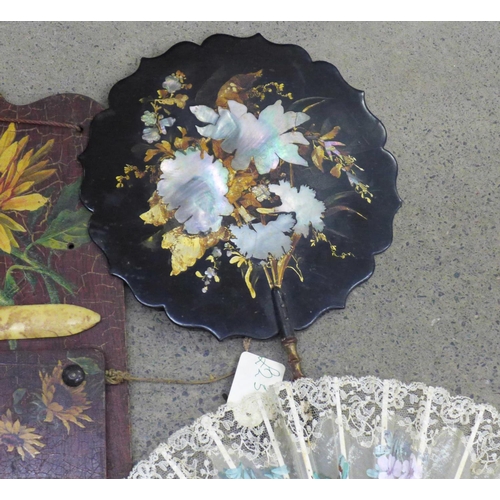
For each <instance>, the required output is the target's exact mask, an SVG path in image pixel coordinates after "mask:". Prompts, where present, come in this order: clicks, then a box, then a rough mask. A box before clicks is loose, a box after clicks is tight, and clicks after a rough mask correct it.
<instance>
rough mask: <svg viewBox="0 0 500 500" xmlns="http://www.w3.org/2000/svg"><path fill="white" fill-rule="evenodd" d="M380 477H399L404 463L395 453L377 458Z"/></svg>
mask: <svg viewBox="0 0 500 500" xmlns="http://www.w3.org/2000/svg"><path fill="white" fill-rule="evenodd" d="M377 469H378V471H379V472H378V478H379V479H399V478H400V476H401V472H402V470H403V464H402V463H401V462H400V461H399V460H397V459H396V457H395V456H393V455H382V456H381V457H378V459H377Z"/></svg>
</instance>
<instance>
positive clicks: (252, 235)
mask: <svg viewBox="0 0 500 500" xmlns="http://www.w3.org/2000/svg"><path fill="white" fill-rule="evenodd" d="M294 225H295V220H294V218H293V217H292V216H291V215H290V214H282V215H279V216H278V218H277V219H276V220H275V221H271V222H268V223H267V224H265V225H264V224H261V223H260V222H259V223H257V224H252V225H251V227H250V226H249V225H245V226H241V227H238V226H235V225H233V226H230V227H229V230H230V231H231V233H232V235H233V237H232V238H231V241H233V242H234V244H235V245H236V246H237V247H238V248H239V250H240V252H241V254H242V255H243V256H244V257H246V258H254V259H259V260H266V259H267V258H268V257H269V255H271V256H273V257H274V258H276V259H279V258H280V257H281V256H282V255H284V254H286V253H287V252H288V251H289V250H290V248H291V246H292V240H291V238H290V236H288V235H287V234H285V233H289V232H290V231H291V230H292V228H293V226H294Z"/></svg>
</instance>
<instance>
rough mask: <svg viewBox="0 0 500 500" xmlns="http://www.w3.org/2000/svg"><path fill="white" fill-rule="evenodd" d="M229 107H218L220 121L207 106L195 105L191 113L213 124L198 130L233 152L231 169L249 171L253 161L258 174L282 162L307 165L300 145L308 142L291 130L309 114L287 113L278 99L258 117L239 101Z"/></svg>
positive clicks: (225, 149)
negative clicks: (247, 169) (300, 152)
mask: <svg viewBox="0 0 500 500" xmlns="http://www.w3.org/2000/svg"><path fill="white" fill-rule="evenodd" d="M228 106H229V109H223V108H219V113H218V118H217V119H216V117H215V116H214V114H215V115H217V113H215V111H213V113H214V114H212V113H210V112H209V111H208V110H210V108H208V107H207V106H193V108H195V109H193V108H191V111H192V113H193V114H194V115H195V116H196V117H197V118H198V119H199V120H200V121H203V122H205V123H210V125H207V126H205V127H197V130H198V132H199V133H200V134H201V135H202V136H204V137H210V138H212V139H216V140H222V149H223V150H224V151H225V152H226V153H230V154H233V153H234V155H235V156H234V159H233V161H232V167H233V168H234V169H235V170H244V169H246V168H247V167H248V166H249V165H250V162H251V161H252V160H253V161H254V163H255V166H256V168H257V170H258V172H259V174H267V173H269V172H270V171H271V170H273V169H275V168H276V167H277V166H278V163H279V160H280V159H281V160H284V161H287V162H289V163H294V164H296V165H303V166H307V161H306V160H305V159H304V158H302V156H300V155H299V151H298V146H297V144H303V145H308V144H309V141H308V140H307V139H306V138H305V137H304V136H303V135H302V133H300V132H297V131H291V132H290V130H291V129H293V128H295V127H298V126H299V125H301V124H302V123H304V122H306V121H307V120H309V115H307V114H306V113H300V112H298V113H296V112H294V111H287V112H286V113H285V112H284V109H283V106H282V104H281V101H279V100H278V101H276V102H275V103H274V104H272V105H271V106H268V107H267V108H265V109H264V110H263V111H262V112H261V113H260V115H259V117H258V118H257V117H255V116H254V115H253V114H251V113H248V109H247V107H246V106H245V105H243V104H240V103H238V102H236V101H228ZM205 108H207V109H205ZM210 111H212V110H210Z"/></svg>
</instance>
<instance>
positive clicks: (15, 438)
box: [0, 410, 45, 460]
mask: <svg viewBox="0 0 500 500" xmlns="http://www.w3.org/2000/svg"><path fill="white" fill-rule="evenodd" d="M34 431H35V429H34V428H33V427H26V426H25V425H22V424H21V422H20V421H19V420H14V418H13V417H12V412H11V411H10V410H7V412H6V413H5V414H4V415H2V416H1V417H0V444H3V445H4V446H6V447H7V451H8V452H11V451H14V450H16V451H17V453H18V454H19V455H20V456H21V458H22V459H23V460H24V459H25V457H26V453H29V454H30V455H31V456H32V457H33V458H35V456H36V455H38V454H39V453H40V451H39V450H37V449H36V448H35V447H38V448H43V447H44V446H45V445H44V444H43V443H42V442H41V441H40V438H41V437H42V436H40V435H38V434H35V433H34Z"/></svg>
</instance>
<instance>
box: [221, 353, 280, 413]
mask: <svg viewBox="0 0 500 500" xmlns="http://www.w3.org/2000/svg"><path fill="white" fill-rule="evenodd" d="M284 374H285V367H284V366H283V365H282V364H281V363H277V362H276V361H272V360H270V359H267V358H264V357H263V356H257V355H256V354H252V353H250V352H244V353H242V355H241V356H240V360H239V362H238V367H237V368H236V373H235V375H234V380H233V385H232V386H231V391H230V392H229V397H228V399H227V402H228V404H234V403H237V402H238V401H241V399H242V398H244V397H245V396H248V395H249V394H253V393H255V392H266V391H267V389H268V387H269V386H270V385H273V384H276V383H278V382H281V381H282V380H283V376H284Z"/></svg>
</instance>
